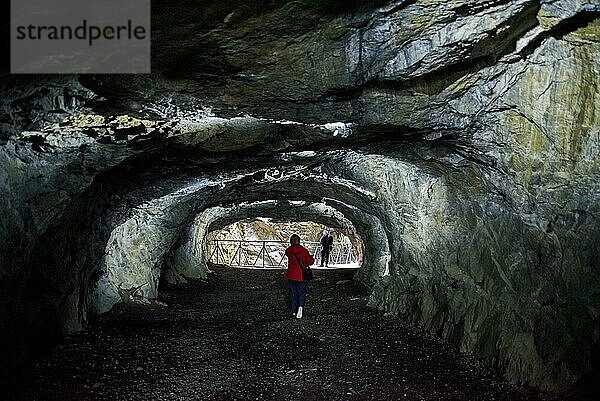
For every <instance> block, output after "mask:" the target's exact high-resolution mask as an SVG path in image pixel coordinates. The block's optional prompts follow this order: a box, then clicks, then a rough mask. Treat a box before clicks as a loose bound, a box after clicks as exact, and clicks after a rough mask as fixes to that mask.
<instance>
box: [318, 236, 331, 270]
mask: <svg viewBox="0 0 600 401" xmlns="http://www.w3.org/2000/svg"><path fill="white" fill-rule="evenodd" d="M332 246H333V237H332V236H331V235H329V231H327V230H323V236H322V237H321V267H323V263H325V267H327V264H328V263H329V254H330V253H331V247H332Z"/></svg>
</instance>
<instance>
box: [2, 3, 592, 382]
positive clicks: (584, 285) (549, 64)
mask: <svg viewBox="0 0 600 401" xmlns="http://www.w3.org/2000/svg"><path fill="white" fill-rule="evenodd" d="M170 3H173V4H172V5H171V6H170V7H171V8H164V7H162V6H161V7H157V8H156V9H155V13H156V14H155V24H153V26H154V27H155V28H154V29H155V30H156V35H155V43H154V48H155V49H154V50H153V55H154V60H153V64H154V65H153V70H154V71H155V73H154V74H152V75H148V76H126V77H124V76H85V77H62V78H50V77H35V78H34V77H31V78H26V77H23V78H19V79H16V78H11V77H2V88H3V95H2V101H1V102H0V120H1V121H0V124H1V126H0V127H1V128H0V129H1V135H0V185H1V188H2V190H3V191H2V193H1V194H0V208H1V210H2V213H0V238H1V239H2V241H0V262H1V263H0V347H1V351H2V352H1V353H2V358H0V359H1V360H2V361H8V362H11V361H19V360H22V359H23V357H24V356H25V355H26V354H27V353H28V352H29V351H28V350H30V349H31V348H32V347H33V346H35V345H36V343H38V342H40V341H41V340H44V339H46V338H48V337H51V336H52V335H60V334H64V333H69V332H73V331H76V330H79V329H81V328H82V327H84V325H85V322H86V319H87V316H88V313H89V312H90V311H96V312H103V311H106V310H108V309H110V307H112V305H114V303H115V302H118V301H121V300H131V299H137V300H142V301H148V300H150V299H152V298H154V297H156V294H157V293H158V289H159V284H160V280H159V278H160V275H161V268H163V267H164V268H165V269H166V270H164V271H165V272H166V275H170V276H171V278H172V279H174V280H178V279H180V278H181V277H182V276H183V277H185V276H186V275H189V276H202V275H203V274H204V270H203V267H202V266H204V265H203V264H202V261H201V259H199V258H200V255H199V254H198V250H199V249H200V246H201V244H200V243H199V242H198V241H197V240H196V238H198V239H200V238H202V237H204V236H205V234H206V233H207V232H209V231H211V230H212V229H214V228H215V227H218V226H219V225H220V224H225V222H227V221H229V223H231V222H233V221H236V220H233V221H230V220H229V219H234V218H235V219H239V218H240V217H241V216H243V218H245V217H249V216H252V215H253V214H254V213H258V211H260V212H261V214H263V212H264V213H267V214H269V213H270V214H271V215H274V216H276V215H277V213H279V212H277V211H276V209H275V208H273V207H272V206H268V205H267V206H265V207H264V208H263V209H260V208H259V207H254V206H253V207H247V208H245V207H243V206H241V205H244V204H247V203H250V204H252V203H255V202H260V201H273V202H284V204H286V205H287V206H285V207H284V208H283V209H282V210H283V211H285V212H286V214H288V213H287V212H290V211H293V210H295V209H294V208H292V207H291V206H290V205H292V204H291V203H285V202H289V201H294V202H300V201H302V202H305V206H306V207H304V206H303V208H301V209H300V210H301V212H300V215H303V216H311V214H314V211H315V210H322V208H324V207H326V208H331V209H333V210H334V212H335V213H334V215H335V216H337V215H338V214H339V216H341V217H339V216H338V217H335V219H334V220H335V221H336V222H337V223H339V222H340V221H341V220H343V219H346V220H347V221H348V222H350V223H351V224H352V226H353V227H354V228H355V230H356V232H357V233H358V235H359V236H360V237H361V239H362V241H363V243H364V263H363V267H362V268H361V270H360V271H359V272H358V273H357V276H356V278H357V280H360V281H363V282H365V283H366V284H367V285H369V286H370V288H372V296H371V300H370V304H371V305H372V306H373V307H376V308H379V309H381V310H383V311H385V312H387V313H388V314H391V315H398V316H399V317H401V318H402V319H405V320H408V321H410V322H413V323H414V324H415V325H418V326H420V327H423V328H425V329H427V330H429V331H431V332H434V333H437V334H438V335H440V336H441V337H443V338H446V339H447V340H449V341H451V342H452V343H454V344H456V345H457V346H458V347H460V349H461V350H463V351H466V352H473V353H475V354H477V355H478V356H480V357H481V358H482V359H484V360H485V361H486V362H487V363H488V364H489V365H490V366H493V367H496V368H497V369H498V370H499V371H500V372H501V373H502V374H503V375H504V376H505V377H506V378H507V379H508V380H511V381H513V382H516V383H523V384H529V385H532V386H535V387H537V388H541V389H545V390H552V391H560V390H562V389H565V388H568V387H569V386H572V385H574V384H575V383H576V382H577V381H578V380H579V379H581V378H582V377H583V376H584V375H586V374H588V373H590V372H591V371H592V370H593V369H596V370H597V366H594V365H593V363H594V362H593V356H594V355H595V354H596V355H597V354H598V352H599V339H598V333H600V322H599V318H598V316H599V312H598V311H599V310H600V297H599V291H598V288H600V276H599V273H598V272H599V271H600V270H599V266H598V260H599V257H600V249H599V247H600V245H599V244H600V231H599V230H598V227H599V224H598V215H599V212H600V210H599V209H600V184H599V183H600V180H599V176H600V169H599V160H600V157H599V152H600V116H599V110H600V93H599V91H600V89H599V88H600V82H599V78H598V77H599V76H600V63H599V60H600V54H599V53H600V44H599V37H600V22H599V19H598V12H599V11H600V5H599V4H598V3H597V2H592V1H584V0H543V1H533V0H510V1H506V0H493V1H487V2H483V3H482V2H480V1H475V0H459V1H452V2H446V1H438V0H420V1H412V0H410V1H404V0H400V1H395V2H386V1H376V2H354V1H351V2H338V1H333V0H328V1H320V2H313V1H310V0H302V1H295V2H256V4H254V6H253V7H248V6H247V5H246V4H242V3H237V2H235V1H233V2H227V4H222V2H212V1H207V2H204V3H205V6H204V8H193V7H189V5H186V4H183V3H182V4H179V3H177V2H170ZM183 15H186V16H189V17H190V19H188V20H194V18H196V20H197V22H195V23H190V26H188V27H187V28H185V29H192V30H194V29H195V30H196V32H197V33H198V35H196V36H194V35H192V36H190V39H189V40H188V41H185V43H182V42H181V41H180V40H179V39H180V37H178V36H177V35H178V33H177V32H175V31H173V30H170V29H166V27H169V26H172V25H174V24H175V25H177V18H179V17H181V16H183ZM289 15H294V16H295V18H294V20H293V23H291V22H290V18H289ZM194 24H195V25H194ZM161 28H162V29H161ZM313 204H321V206H318V207H317V206H314V207H313V206H310V205H313ZM279 205H281V204H279ZM323 205H324V206H323ZM315 207H316V209H315ZM286 208H287V209H286ZM197 216H200V217H197ZM194 219H196V220H194ZM309 220H314V221H320V222H322V223H324V224H327V222H326V221H323V220H315V219H313V218H310V219H309ZM330 222H331V221H330ZM198 262H200V264H197V263H198ZM163 265H164V266H163ZM197 266H201V268H200V269H198V267H197Z"/></svg>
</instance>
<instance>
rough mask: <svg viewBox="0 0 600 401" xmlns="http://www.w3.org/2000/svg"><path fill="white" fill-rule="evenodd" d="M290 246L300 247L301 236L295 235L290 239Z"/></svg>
mask: <svg viewBox="0 0 600 401" xmlns="http://www.w3.org/2000/svg"><path fill="white" fill-rule="evenodd" d="M290 244H292V245H300V236H299V235H298V234H293V235H292V236H291V237H290Z"/></svg>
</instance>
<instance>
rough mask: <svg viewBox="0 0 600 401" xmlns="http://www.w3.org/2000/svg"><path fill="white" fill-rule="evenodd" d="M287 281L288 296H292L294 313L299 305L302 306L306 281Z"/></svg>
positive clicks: (306, 285)
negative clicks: (288, 287)
mask: <svg viewBox="0 0 600 401" xmlns="http://www.w3.org/2000/svg"><path fill="white" fill-rule="evenodd" d="M288 283H289V285H290V297H291V298H292V313H296V312H297V311H298V307H299V306H301V307H303V308H304V303H305V302H306V293H307V292H308V283H307V282H306V281H294V280H288Z"/></svg>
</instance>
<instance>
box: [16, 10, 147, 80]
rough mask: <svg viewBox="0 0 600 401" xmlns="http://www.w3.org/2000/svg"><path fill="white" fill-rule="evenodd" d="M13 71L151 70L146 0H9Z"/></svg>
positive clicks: (122, 71)
mask: <svg viewBox="0 0 600 401" xmlns="http://www.w3.org/2000/svg"><path fill="white" fill-rule="evenodd" d="M11 72H12V73H15V74H19V73H20V74H32V73H35V74H40V73H41V74H71V73H95V74H110V73H120V74H123V73H149V72H150V0H127V1H123V0H11Z"/></svg>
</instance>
